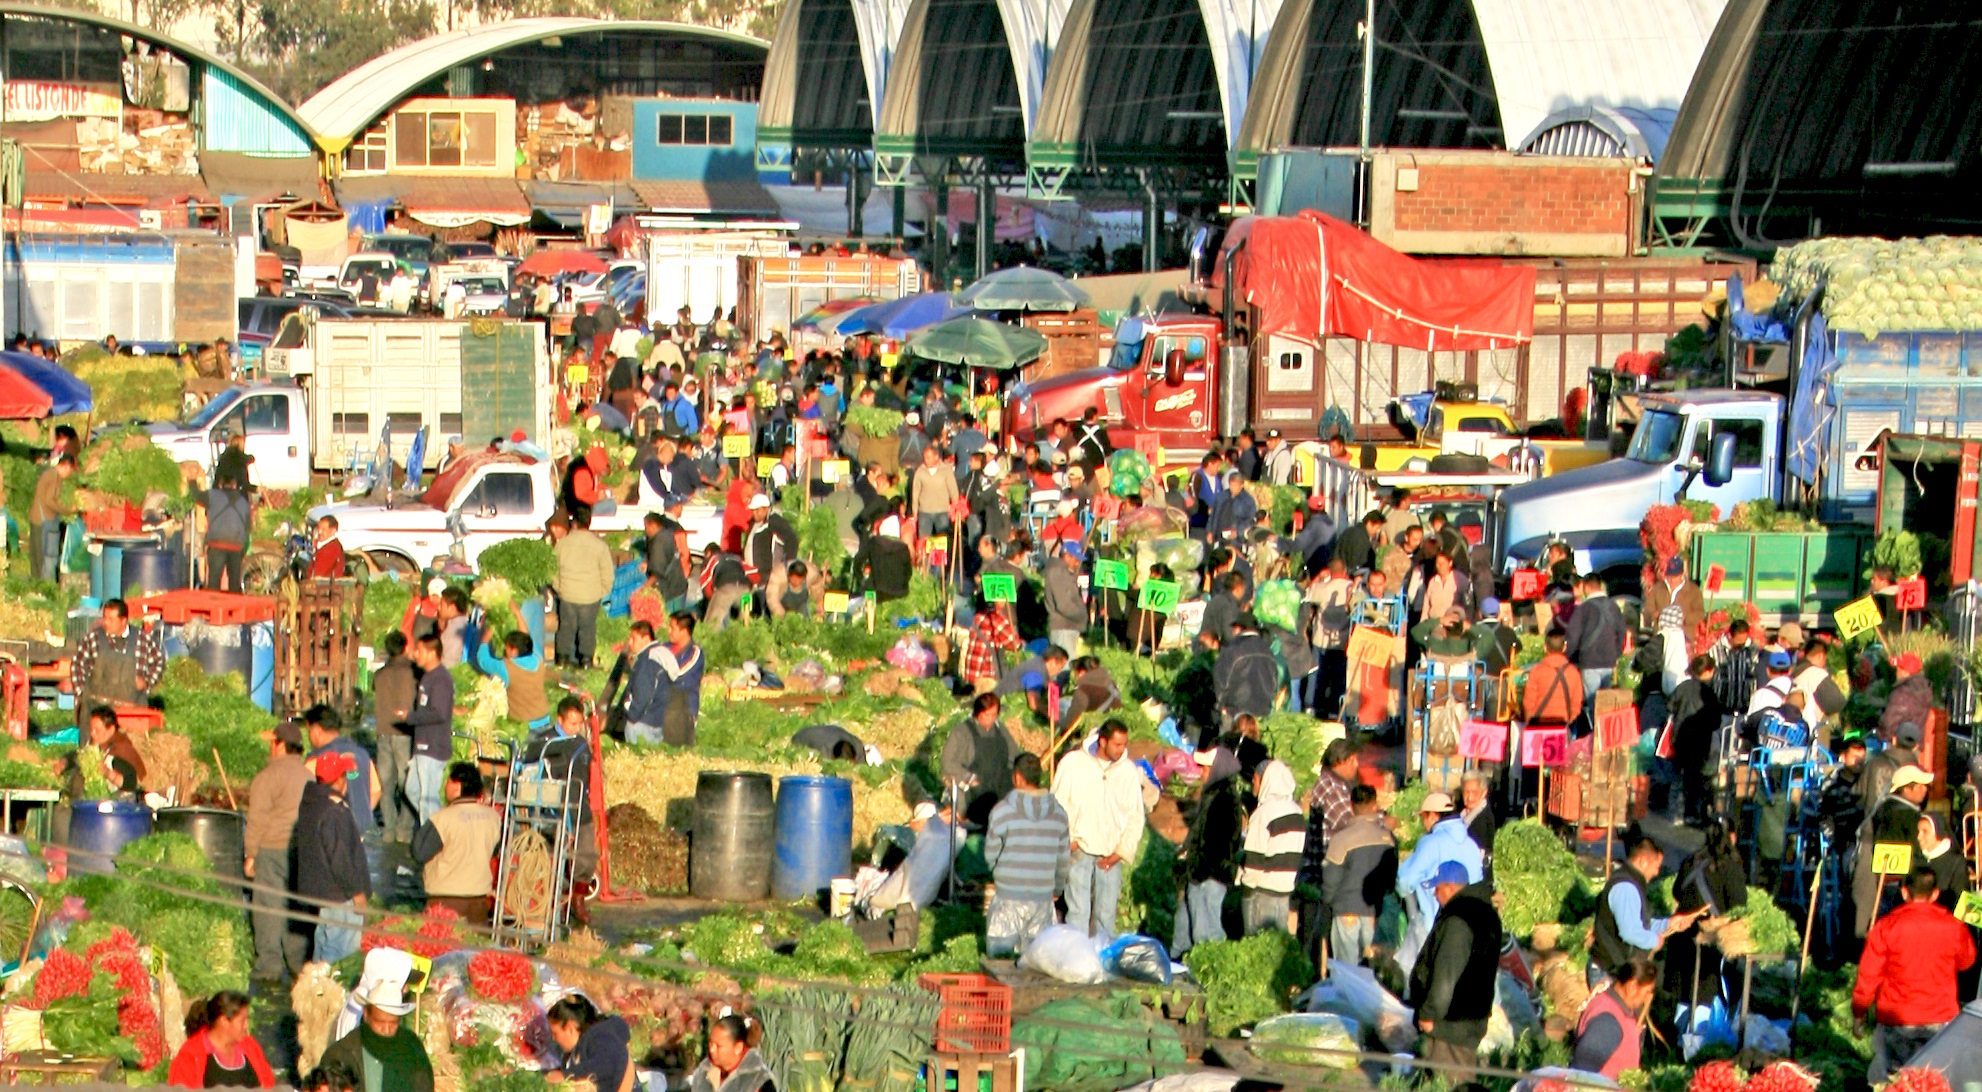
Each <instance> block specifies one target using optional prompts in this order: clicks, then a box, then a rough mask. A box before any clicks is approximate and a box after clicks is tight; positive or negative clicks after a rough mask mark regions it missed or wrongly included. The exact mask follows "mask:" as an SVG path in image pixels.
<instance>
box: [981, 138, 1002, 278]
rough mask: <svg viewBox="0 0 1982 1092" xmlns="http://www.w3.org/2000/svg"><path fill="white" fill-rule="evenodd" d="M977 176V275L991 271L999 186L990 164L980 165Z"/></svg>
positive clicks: (995, 239)
mask: <svg viewBox="0 0 1982 1092" xmlns="http://www.w3.org/2000/svg"><path fill="white" fill-rule="evenodd" d="M978 170H979V172H980V173H979V174H978V178H977V276H978V278H979V279H982V278H983V276H984V275H985V274H986V273H989V272H991V248H992V247H994V246H996V245H997V243H998V233H997V231H996V227H997V222H998V186H997V183H995V182H993V181H992V179H991V171H990V169H989V168H988V166H980V167H979V168H978Z"/></svg>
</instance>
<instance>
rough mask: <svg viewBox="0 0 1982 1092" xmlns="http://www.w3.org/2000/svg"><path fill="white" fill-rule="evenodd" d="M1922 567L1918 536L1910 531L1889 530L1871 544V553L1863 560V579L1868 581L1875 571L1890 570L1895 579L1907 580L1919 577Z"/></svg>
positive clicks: (1923, 563)
mask: <svg viewBox="0 0 1982 1092" xmlns="http://www.w3.org/2000/svg"><path fill="white" fill-rule="evenodd" d="M1924 566H1925V561H1924V559H1923V558H1922V557H1921V553H1920V536H1919V535H1916V534H1914V533H1913V532H1912V531H1902V530H1899V529H1898V528H1889V529H1887V530H1885V531H1883V532H1881V533H1880V534H1879V537H1878V538H1877V539H1875V540H1874V541H1873V543H1872V553H1871V555H1870V556H1868V557H1867V558H1866V559H1865V579H1867V580H1870V579H1871V578H1872V573H1873V572H1875V571H1876V570H1879V569H1890V570H1892V574H1893V575H1894V576H1895V577H1897V578H1899V579H1901V580H1907V579H1910V578H1912V577H1916V576H1919V575H1920V571H1921V569H1922V568H1923V567H1924Z"/></svg>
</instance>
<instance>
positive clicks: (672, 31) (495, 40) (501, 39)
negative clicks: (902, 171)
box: [302, 18, 769, 153]
mask: <svg viewBox="0 0 1982 1092" xmlns="http://www.w3.org/2000/svg"><path fill="white" fill-rule="evenodd" d="M607 34H617V35H628V36H637V37H645V38H669V39H674V40H677V41H682V42H693V43H700V44H704V45H707V46H710V47H712V48H713V49H715V50H716V51H719V52H727V53H731V54H734V55H735V57H736V58H737V59H738V60H739V61H743V62H747V63H750V64H762V63H763V59H764V56H765V54H766V52H767V51H768V49H769V43H768V42H765V41H763V40H761V39H758V38H752V37H750V36H749V35H747V34H733V33H731V32H729V31H725V30H715V29H712V28H710V27H697V26H689V25H687V24H685V23H668V22H657V21H645V20H631V19H628V20H606V19H575V18H551V19H510V20H506V21H504V22H499V23H488V24H485V25H482V26H478V27H474V28H472V29H469V30H456V31H450V32H448V33H446V34H437V35H435V36H433V37H431V38H423V39H421V40H419V41H417V42H411V43H409V44H407V45H403V46H401V47H399V48H398V49H395V50H392V51H391V52H389V53H385V54H382V55H380V56H377V57H374V58H372V59H371V60H369V61H366V62H365V63H364V64H361V65H359V66H358V67H357V68H354V69H352V70H351V71H349V72H347V73H345V74H344V75H343V76H341V77H339V78H338V79H336V80H335V81H333V82H332V83H331V84H330V85H329V86H327V87H325V88H324V89H323V90H321V91H319V92H317V93H316V94H314V95H312V96H310V100H309V101H308V102H305V103H304V104H303V106H302V116H303V117H304V118H305V119H307V120H308V121H309V123H310V125H311V126H312V127H313V128H314V129H315V131H316V134H317V138H318V140H319V142H320V143H322V144H323V146H324V147H325V148H326V149H327V150H329V151H331V152H333V153H334V152H338V151H341V150H343V148H344V147H345V146H346V145H347V144H349V143H350V142H351V141H352V140H353V139H355V138H356V137H357V136H358V135H359V134H361V133H363V132H364V131H365V130H366V129H368V128H370V127H371V125H372V124H373V123H374V122H376V121H378V120H379V119H380V118H381V117H384V116H385V115H386V114H387V113H389V112H391V110H392V108H393V107H394V106H395V105H397V104H398V103H399V102H401V101H402V100H404V99H406V98H408V97H409V96H411V95H413V94H414V93H415V92H417V91H418V90H419V89H420V88H421V87H423V86H425V85H426V84H428V83H429V82H431V81H433V80H436V79H438V78H441V77H443V76H446V75H447V74H448V73H450V72H451V71H453V70H454V69H456V68H458V67H460V66H462V65H469V64H473V63H474V62H476V61H481V60H484V59H487V58H490V57H493V56H494V55H495V54H498V53H503V52H506V51H509V50H514V49H519V48H523V47H530V46H537V47H544V48H557V47H560V46H561V45H562V44H563V41H564V39H567V38H573V37H579V36H595V35H607ZM519 75H521V76H523V77H525V78H527V75H528V74H527V73H522V74H519ZM752 82H754V81H752Z"/></svg>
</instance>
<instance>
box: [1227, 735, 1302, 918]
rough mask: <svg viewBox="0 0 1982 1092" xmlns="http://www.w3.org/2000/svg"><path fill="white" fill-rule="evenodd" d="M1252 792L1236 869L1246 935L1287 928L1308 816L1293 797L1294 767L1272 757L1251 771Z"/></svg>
mask: <svg viewBox="0 0 1982 1092" xmlns="http://www.w3.org/2000/svg"><path fill="white" fill-rule="evenodd" d="M1253 795H1254V796H1255V797H1257V798H1258V800H1259V803H1258V804H1257V805H1256V806H1254V808H1253V813H1252V817H1251V818H1250V819H1248V820H1246V845H1245V853H1244V855H1243V856H1242V857H1241V858H1240V862H1241V863H1240V868H1239V887H1240V888H1241V889H1243V890H1244V892H1245V921H1246V935H1247V936H1251V935H1252V934H1254V933H1257V932H1260V931H1262V930H1266V929H1280V930H1283V931H1284V930H1285V929H1286V928H1287V912H1288V908H1289V903H1290V902H1291V901H1292V899H1293V895H1294V874H1295V873H1296V872H1298V871H1300V867H1301V847H1302V846H1303V845H1304V844H1306V842H1307V834H1308V821H1307V817H1306V816H1304V815H1302V814H1301V805H1300V804H1298V803H1296V802H1295V800H1294V772H1293V771H1292V770H1289V769H1288V768H1287V764H1286V763H1284V762H1281V761H1280V760H1279V759H1273V760H1271V761H1268V762H1267V763H1266V764H1265V765H1263V766H1261V767H1260V768H1259V769H1258V770H1257V771H1256V772H1255V773H1254V774H1253Z"/></svg>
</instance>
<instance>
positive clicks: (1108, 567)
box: [1094, 561, 1129, 591]
mask: <svg viewBox="0 0 1982 1092" xmlns="http://www.w3.org/2000/svg"><path fill="white" fill-rule="evenodd" d="M1094 586H1095V587H1097V588H1104V589H1113V590H1115V591H1128V590H1129V563H1128V562H1126V561H1096V562H1095V563H1094Z"/></svg>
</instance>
